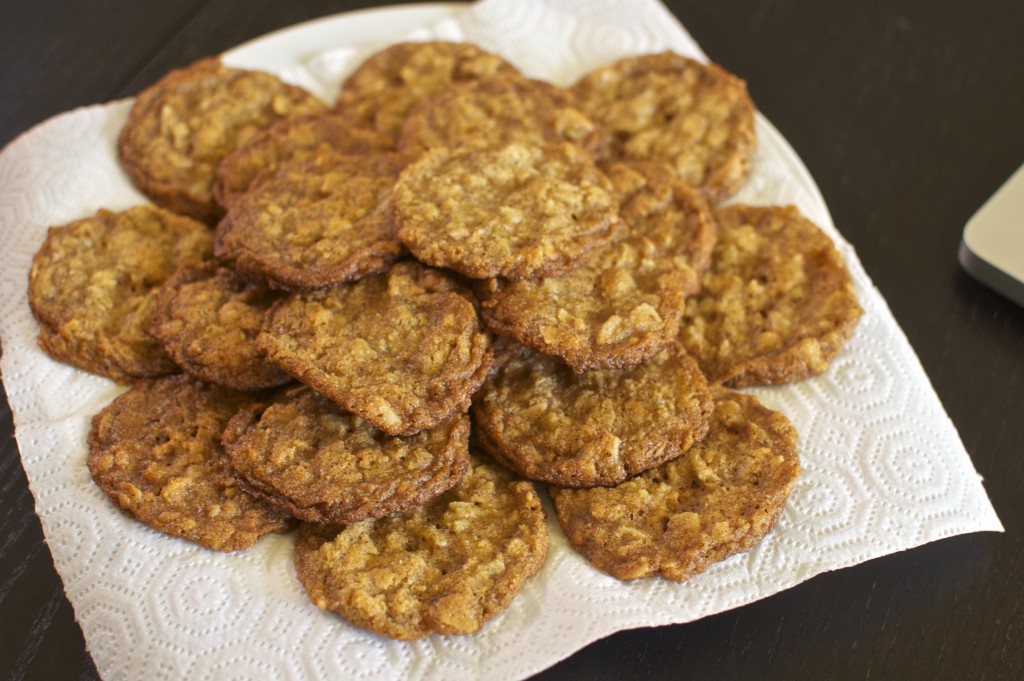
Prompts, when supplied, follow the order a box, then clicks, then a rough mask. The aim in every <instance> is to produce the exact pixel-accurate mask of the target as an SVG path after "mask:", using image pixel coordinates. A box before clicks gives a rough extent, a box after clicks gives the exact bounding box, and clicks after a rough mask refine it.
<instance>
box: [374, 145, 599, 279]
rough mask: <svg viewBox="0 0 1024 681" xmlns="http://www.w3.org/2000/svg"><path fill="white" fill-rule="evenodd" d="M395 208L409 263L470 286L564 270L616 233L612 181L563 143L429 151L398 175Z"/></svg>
mask: <svg viewBox="0 0 1024 681" xmlns="http://www.w3.org/2000/svg"><path fill="white" fill-rule="evenodd" d="M394 206H395V216H396V219H397V221H398V226H399V232H398V235H399V238H400V239H401V240H402V242H403V243H404V244H405V245H406V247H407V248H408V249H409V250H410V251H411V252H412V254H413V255H414V256H416V258H417V259H419V260H421V261H423V262H425V263H427V264H429V265H434V266H437V267H447V268H450V269H453V270H455V271H457V272H460V273H462V274H464V275H466V276H468V277H472V278H475V279H484V278H488V277H497V276H501V277H506V278H509V279H524V278H529V277H539V276H550V275H554V274H559V273H562V272H567V271H570V270H572V269H575V268H576V267H579V266H580V265H581V264H582V263H583V261H584V260H585V259H586V256H588V255H589V254H590V253H591V252H592V251H594V250H595V249H597V248H598V247H600V246H602V245H604V244H605V243H607V242H608V241H609V240H610V239H611V237H612V236H613V235H614V234H615V230H616V229H617V227H618V205H617V202H616V200H615V198H614V197H613V195H612V192H611V183H610V182H609V181H608V178H606V177H605V176H604V175H603V174H602V173H601V172H600V171H599V170H598V169H597V167H596V166H595V165H594V163H593V161H592V160H591V158H590V156H589V155H588V154H587V153H586V152H584V151H583V150H582V149H580V148H579V147H576V146H573V145H571V144H546V145H541V146H536V145H528V144H519V143H514V144H509V145H507V146H504V147H474V146H464V147H460V148H456V149H448V148H441V149H436V150H434V151H432V152H430V153H428V154H426V155H425V156H423V157H422V158H420V159H419V160H418V161H416V162H415V163H413V164H412V165H410V166H409V167H407V168H406V169H405V170H404V171H402V174H401V176H400V177H399V180H398V184H397V185H396V186H395V192H394Z"/></svg>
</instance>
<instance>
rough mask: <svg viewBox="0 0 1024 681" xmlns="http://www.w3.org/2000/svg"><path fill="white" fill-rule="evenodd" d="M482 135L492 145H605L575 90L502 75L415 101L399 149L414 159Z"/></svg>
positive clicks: (594, 149) (596, 148) (592, 149)
mask: <svg viewBox="0 0 1024 681" xmlns="http://www.w3.org/2000/svg"><path fill="white" fill-rule="evenodd" d="M478 140H485V141H486V142H487V143H488V144H491V145H494V146H500V145H504V144H508V143H510V142H523V143H528V144H543V143H561V142H569V143H571V144H575V145H577V146H580V147H583V148H585V149H587V150H588V151H590V152H594V153H597V152H599V151H600V150H601V149H602V147H603V144H604V136H603V134H602V132H601V129H600V127H599V126H598V124H596V123H595V122H594V120H593V119H592V118H591V117H590V116H588V115H587V114H586V113H584V112H583V109H582V108H581V107H580V105H579V103H578V102H577V101H576V99H575V97H574V96H573V94H572V93H571V92H569V91H567V90H562V89H560V88H556V87H555V86H553V85H550V84H548V83H545V82H543V81H539V80H529V79H527V78H523V77H521V76H498V77H493V78H481V79H480V80H474V81H468V82H465V83H458V84H456V85H452V86H449V87H447V88H445V89H443V90H441V91H439V92H437V93H436V94H434V95H431V96H430V97H427V98H426V99H424V100H423V101H422V102H420V103H419V104H417V105H416V107H415V108H414V109H413V110H412V111H411V112H410V113H409V118H408V120H406V122H405V125H403V126H402V134H401V136H400V137H399V138H398V150H399V151H400V152H402V153H403V154H407V155H409V156H411V157H414V158H415V157H417V156H420V155H422V154H423V153H425V152H426V151H428V150H430V149H437V148H440V147H455V146H459V145H461V144H465V143H467V142H476V141H478Z"/></svg>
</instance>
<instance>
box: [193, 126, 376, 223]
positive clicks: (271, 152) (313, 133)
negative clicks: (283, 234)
mask: <svg viewBox="0 0 1024 681" xmlns="http://www.w3.org/2000/svg"><path fill="white" fill-rule="evenodd" d="M394 146H395V145H394V142H393V141H392V140H390V139H389V138H388V137H387V135H385V134H383V133H380V132H377V131H376V130H373V129H371V128H361V127H356V126H354V125H352V122H351V121H349V120H348V119H346V118H343V117H341V116H338V115H337V114H311V115H309V116H296V117H293V118H282V119H281V120H279V121H276V122H274V123H272V124H271V125H269V126H268V127H266V128H264V129H263V130H261V131H259V132H258V133H256V134H255V135H253V136H252V137H250V138H249V139H248V140H246V141H245V142H243V143H242V144H240V145H239V146H238V147H237V148H236V149H235V150H234V151H232V152H231V153H230V154H228V155H227V156H226V157H224V160H223V161H221V162H220V164H218V166H217V171H216V175H215V178H214V183H213V195H214V198H216V199H217V203H219V204H220V205H221V206H223V207H224V208H225V209H226V208H228V207H230V206H231V204H232V203H234V202H235V201H236V200H237V199H238V197H239V196H240V195H242V194H244V193H245V192H246V190H248V189H249V187H250V186H251V185H252V183H253V181H254V180H255V179H256V178H257V176H259V175H261V174H264V173H272V172H273V171H275V170H277V169H278V168H280V167H281V166H283V165H284V164H286V163H290V162H292V161H304V160H306V159H308V158H312V157H313V156H314V155H315V154H316V152H317V151H318V150H321V149H330V150H333V151H336V152H338V153H339V154H346V155H362V154H374V153H380V152H385V151H392V150H393V149H394Z"/></svg>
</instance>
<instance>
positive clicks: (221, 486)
mask: <svg viewBox="0 0 1024 681" xmlns="http://www.w3.org/2000/svg"><path fill="white" fill-rule="evenodd" d="M252 399H253V398H252V397H251V393H242V392H236V391H232V390H228V389H226V388H221V387H218V386H214V385H210V384H208V383H203V382H201V381H197V380H196V379H194V378H191V377H190V376H185V375H179V376H171V377H168V378H161V379H155V380H146V381H141V382H139V383H137V384H135V385H134V386H132V388H131V390H129V391H128V392H126V393H124V394H123V395H121V396H120V397H118V398H116V399H115V400H114V401H113V402H112V403H111V404H110V405H109V406H107V407H106V408H105V409H104V410H103V411H101V412H100V413H99V414H97V415H96V416H95V417H93V420H92V430H91V431H90V433H89V456H88V466H89V472H90V473H91V474H92V478H93V480H94V481H95V482H96V484H97V485H98V486H99V487H100V489H102V490H103V492H104V493H105V494H106V495H107V496H108V497H110V498H111V500H113V501H114V502H115V503H116V504H117V505H118V506H119V507H120V508H121V510H123V511H124V512H125V513H127V514H128V515H130V516H132V517H134V518H136V519H138V520H140V521H141V522H143V523H145V524H146V525H149V526H150V527H152V528H153V529H155V530H159V531H160V532H163V533H165V534H169V535H171V536H174V537H182V538H184V539H188V540H190V541H193V542H195V543H197V544H200V545H202V546H205V547H207V548H210V549H215V550H217V551H237V550H239V549H244V548H246V547H248V546H252V545H253V544H255V543H256V542H258V541H259V540H260V539H262V538H263V537H264V536H266V535H268V534H270V533H272V532H284V531H287V530H288V529H290V527H291V526H292V525H293V522H292V519H291V517H290V516H288V514H286V513H283V512H281V511H279V510H277V509H275V508H274V507H272V506H270V505H269V504H266V503H264V502H262V501H259V500H257V499H255V498H253V497H251V496H249V495H248V494H246V493H245V492H243V491H242V490H241V489H239V486H238V483H237V481H236V480H235V476H234V475H233V474H232V472H231V464H230V462H229V461H228V457H227V455H226V454H225V453H224V449H223V448H222V447H221V444H220V437H221V433H222V431H223V430H224V426H225V425H226V424H227V422H228V419H230V418H231V417H232V416H233V415H234V414H235V412H236V411H238V410H239V409H241V408H243V407H245V406H246V405H248V404H250V403H251V401H252Z"/></svg>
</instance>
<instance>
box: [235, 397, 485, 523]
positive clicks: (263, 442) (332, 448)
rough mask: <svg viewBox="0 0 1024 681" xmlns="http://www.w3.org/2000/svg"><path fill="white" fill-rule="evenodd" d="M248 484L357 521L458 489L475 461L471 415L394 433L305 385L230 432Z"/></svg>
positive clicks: (325, 517)
mask: <svg viewBox="0 0 1024 681" xmlns="http://www.w3.org/2000/svg"><path fill="white" fill-rule="evenodd" d="M222 442H223V444H224V448H225V450H226V451H227V453H228V456H229V457H230V458H231V462H232V465H233V467H234V469H235V472H236V473H237V474H238V476H239V478H240V481H241V483H242V486H243V488H245V489H246V490H247V491H249V492H250V493H252V494H253V495H254V496H257V497H260V498H262V499H265V500H266V501H268V502H269V503H271V504H273V505H275V506H278V507H279V508H282V509H284V510H286V511H288V512H289V513H290V514H292V515H294V516H295V517H296V518H299V519H300V520H306V521H309V522H317V523H355V522H359V521H361V520H366V519H367V518H380V517H383V516H385V515H388V514H389V513H398V512H401V511H406V510H408V509H410V508H412V507H414V506H418V505H420V504H423V503H426V502H427V501H428V500H430V499H432V498H433V497H435V496H437V495H438V494H441V493H442V492H445V491H446V490H448V489H450V488H451V487H452V485H454V484H455V483H457V482H458V481H459V480H460V479H461V478H462V475H463V474H464V473H465V472H466V468H467V466H468V465H469V444H468V443H469V417H468V416H466V415H465V414H459V415H456V416H453V417H451V418H449V419H448V420H447V421H442V422H441V423H440V424H438V425H437V426H435V427H434V428H432V429H430V430H423V431H420V432H419V433H416V434H415V435H412V436H409V437H391V436H388V435H385V434H383V433H381V432H380V431H379V430H377V429H376V428H374V427H373V426H371V425H370V424H369V423H367V422H366V421H364V420H363V419H361V418H359V417H358V416H354V415H352V414H349V413H347V412H344V411H342V410H341V409H340V408H339V407H338V405H336V404H334V403H333V402H331V401H330V400H328V399H326V398H324V397H321V396H320V395H318V394H317V393H315V392H313V391H312V390H310V389H309V388H307V387H305V386H300V387H296V388H292V389H289V390H287V391H285V392H284V393H282V394H281V395H280V396H278V397H277V398H275V399H274V400H272V401H270V402H268V403H266V404H261V405H253V406H252V407H249V408H246V409H243V410H241V411H240V412H239V413H238V414H236V415H235V417H234V418H232V419H231V421H230V422H229V423H228V426H227V429H226V430H225V431H224V437H223V438H222Z"/></svg>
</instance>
